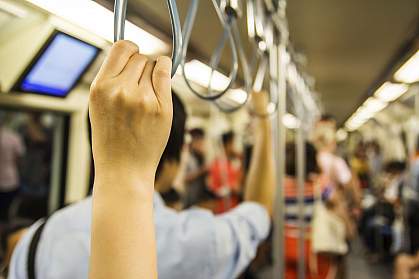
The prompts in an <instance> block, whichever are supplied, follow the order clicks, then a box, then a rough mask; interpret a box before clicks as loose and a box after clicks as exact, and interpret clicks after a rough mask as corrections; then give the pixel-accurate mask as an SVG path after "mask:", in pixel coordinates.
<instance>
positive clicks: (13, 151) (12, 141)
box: [0, 113, 25, 221]
mask: <svg viewBox="0 0 419 279" xmlns="http://www.w3.org/2000/svg"><path fill="white" fill-rule="evenodd" d="M4 119H5V115H4V113H1V114H0V221H7V220H8V214H9V207H10V205H11V203H12V201H13V200H14V198H15V197H16V196H17V194H18V191H19V186H20V180H19V165H20V163H21V162H20V161H21V159H22V156H23V155H24V154H25V146H24V144H23V142H22V139H21V138H20V136H19V135H18V134H17V133H15V132H13V131H12V130H10V129H8V128H6V127H5V123H4Z"/></svg>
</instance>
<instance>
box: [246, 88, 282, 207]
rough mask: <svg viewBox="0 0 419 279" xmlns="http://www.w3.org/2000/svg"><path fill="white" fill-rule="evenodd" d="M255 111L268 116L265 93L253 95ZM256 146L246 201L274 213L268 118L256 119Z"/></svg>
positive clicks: (272, 162)
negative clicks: (258, 204) (257, 204)
mask: <svg viewBox="0 0 419 279" xmlns="http://www.w3.org/2000/svg"><path fill="white" fill-rule="evenodd" d="M252 102H253V109H254V110H255V111H256V112H257V113H258V114H266V110H267V106H268V98H267V94H266V93H265V92H259V93H253V94H252ZM253 121H254V146H253V150H252V157H251V162H250V168H249V172H248V175H247V180H246V188H245V193H244V199H245V200H246V201H254V202H258V203H260V204H261V205H263V206H265V207H266V209H267V210H268V212H269V213H272V206H273V196H274V190H275V174H274V158H273V150H272V132H271V123H270V119H269V118H268V117H255V118H254V119H253Z"/></svg>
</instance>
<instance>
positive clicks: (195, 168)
mask: <svg viewBox="0 0 419 279" xmlns="http://www.w3.org/2000/svg"><path fill="white" fill-rule="evenodd" d="M189 134H190V135H191V138H192V141H191V143H190V148H189V158H188V159H189V160H188V162H187V165H186V173H185V184H186V187H185V204H184V206H185V208H189V207H191V206H193V205H195V204H196V203H197V202H198V201H199V200H200V199H201V196H203V195H204V194H205V191H206V189H207V176H208V168H207V166H206V162H205V132H204V130H202V129H200V128H195V129H192V130H191V131H190V132H189Z"/></svg>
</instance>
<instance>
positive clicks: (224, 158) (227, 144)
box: [209, 131, 243, 213]
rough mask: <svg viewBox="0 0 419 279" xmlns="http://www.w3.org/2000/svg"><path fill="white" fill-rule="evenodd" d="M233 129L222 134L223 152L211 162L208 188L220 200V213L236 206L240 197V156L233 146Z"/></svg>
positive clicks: (241, 175)
mask: <svg viewBox="0 0 419 279" xmlns="http://www.w3.org/2000/svg"><path fill="white" fill-rule="evenodd" d="M234 141H235V134H234V132H233V131H229V132H226V133H224V134H223V135H222V143H223V151H224V152H223V154H221V156H219V157H218V158H216V159H215V160H214V162H213V163H212V164H211V170H210V177H209V178H210V183H209V187H210V189H211V190H212V191H213V192H214V193H215V194H216V195H217V196H218V197H220V198H221V199H222V200H220V206H219V210H218V211H219V212H218V213H222V212H224V211H226V210H228V209H230V208H233V207H234V206H236V205H237V204H238V202H239V199H240V194H241V186H242V177H243V170H242V156H241V155H240V154H239V153H238V152H237V151H236V149H235V147H234Z"/></svg>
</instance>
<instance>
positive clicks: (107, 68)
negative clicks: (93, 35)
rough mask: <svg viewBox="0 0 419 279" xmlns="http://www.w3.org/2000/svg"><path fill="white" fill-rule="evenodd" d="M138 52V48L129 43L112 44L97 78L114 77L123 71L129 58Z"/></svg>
mask: <svg viewBox="0 0 419 279" xmlns="http://www.w3.org/2000/svg"><path fill="white" fill-rule="evenodd" d="M138 51H139V49H138V46H137V45H136V44H134V43H133V42H130V41H118V42H116V43H114V44H113V45H112V48H111V50H110V52H109V54H108V56H107V57H106V59H105V61H104V62H103V64H102V67H100V70H99V73H98V75H97V78H98V79H100V78H113V77H116V76H117V75H119V74H120V73H121V72H122V71H123V70H124V68H125V66H126V65H127V63H128V61H129V60H130V58H131V57H132V56H133V55H134V54H137V53H138Z"/></svg>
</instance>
